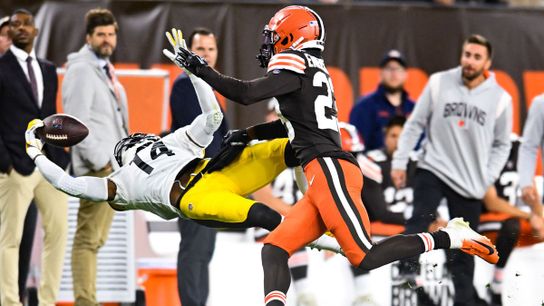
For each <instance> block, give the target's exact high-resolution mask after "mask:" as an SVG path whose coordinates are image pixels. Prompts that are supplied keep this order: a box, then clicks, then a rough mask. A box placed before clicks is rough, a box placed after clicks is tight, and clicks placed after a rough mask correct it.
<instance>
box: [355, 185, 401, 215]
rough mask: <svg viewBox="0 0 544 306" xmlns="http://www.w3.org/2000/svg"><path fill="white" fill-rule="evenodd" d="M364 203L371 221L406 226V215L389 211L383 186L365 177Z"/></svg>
mask: <svg viewBox="0 0 544 306" xmlns="http://www.w3.org/2000/svg"><path fill="white" fill-rule="evenodd" d="M362 198H363V203H364V204H365V208H366V210H367V212H368V216H369V218H370V221H381V222H383V223H389V224H404V221H405V220H404V215H403V214H402V213H394V212H391V211H389V210H388V209H387V203H386V202H385V199H384V197H383V190H382V187H381V185H380V184H379V183H378V182H376V181H374V180H372V179H369V178H367V177H364V188H363V197H362Z"/></svg>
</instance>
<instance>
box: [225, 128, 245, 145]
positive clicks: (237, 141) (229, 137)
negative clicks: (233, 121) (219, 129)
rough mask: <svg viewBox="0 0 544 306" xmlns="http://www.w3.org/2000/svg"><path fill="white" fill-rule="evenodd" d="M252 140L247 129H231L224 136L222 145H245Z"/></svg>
mask: <svg viewBox="0 0 544 306" xmlns="http://www.w3.org/2000/svg"><path fill="white" fill-rule="evenodd" d="M250 140H251V139H249V136H248V135H247V130H229V131H228V132H227V134H226V135H225V137H223V142H222V143H221V146H223V147H224V146H242V147H245V146H246V145H247V143H248V142H249V141H250Z"/></svg>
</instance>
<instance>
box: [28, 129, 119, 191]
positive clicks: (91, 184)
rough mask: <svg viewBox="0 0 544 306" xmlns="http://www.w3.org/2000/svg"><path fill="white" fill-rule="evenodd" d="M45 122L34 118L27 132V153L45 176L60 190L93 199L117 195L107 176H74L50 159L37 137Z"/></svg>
mask: <svg viewBox="0 0 544 306" xmlns="http://www.w3.org/2000/svg"><path fill="white" fill-rule="evenodd" d="M40 127H43V122H42V121H41V120H39V119H34V120H32V121H30V122H29V123H28V128H27V130H26V132H25V139H26V153H27V154H28V156H30V158H31V159H32V160H33V161H34V163H35V164H36V166H37V167H38V169H39V170H40V172H41V173H42V175H43V177H45V179H46V180H47V181H48V182H49V183H51V185H53V186H54V187H55V188H57V189H59V190H60V191H62V192H64V193H67V194H69V195H72V196H74V197H78V198H81V199H87V200H91V201H109V200H113V198H114V197H115V192H116V188H115V187H116V186H115V184H114V183H113V182H112V181H110V180H108V179H107V178H98V177H92V176H82V177H72V176H71V175H69V174H67V173H66V172H64V171H63V170H62V169H61V168H60V167H59V166H57V165H56V164H55V163H53V162H52V161H50V160H49V159H48V158H47V157H46V156H45V155H44V154H43V153H42V151H41V150H42V146H43V143H42V141H41V140H40V139H38V138H36V135H35V131H36V129H37V128H40Z"/></svg>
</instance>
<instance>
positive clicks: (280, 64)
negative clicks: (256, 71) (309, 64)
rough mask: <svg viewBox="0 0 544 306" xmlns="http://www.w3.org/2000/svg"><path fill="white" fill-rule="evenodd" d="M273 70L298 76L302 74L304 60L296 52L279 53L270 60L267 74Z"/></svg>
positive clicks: (304, 66) (304, 68)
mask: <svg viewBox="0 0 544 306" xmlns="http://www.w3.org/2000/svg"><path fill="white" fill-rule="evenodd" d="M274 70H289V71H292V72H295V73H298V74H304V70H306V60H305V59H304V57H303V56H302V55H301V54H300V53H298V52H281V53H278V54H276V55H274V56H272V58H271V59H270V62H269V63H268V68H267V70H266V72H267V73H270V72H271V71H274Z"/></svg>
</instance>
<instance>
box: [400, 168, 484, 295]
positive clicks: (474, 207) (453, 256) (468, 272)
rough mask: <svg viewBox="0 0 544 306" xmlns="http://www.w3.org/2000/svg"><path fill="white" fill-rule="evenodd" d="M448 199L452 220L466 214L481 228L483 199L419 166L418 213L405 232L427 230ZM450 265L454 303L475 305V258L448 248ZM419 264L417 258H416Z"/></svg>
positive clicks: (417, 179)
mask: <svg viewBox="0 0 544 306" xmlns="http://www.w3.org/2000/svg"><path fill="white" fill-rule="evenodd" d="M443 198H446V200H447V203H448V210H449V214H450V219H453V218H455V217H463V218H464V219H465V221H468V222H470V227H471V228H472V229H474V230H477V228H478V224H479V222H480V213H481V210H482V201H481V200H479V199H469V198H465V197H463V196H461V195H459V194H458V193H457V192H455V191H454V190H453V189H451V188H450V187H449V186H448V185H446V184H445V183H444V182H443V181H442V180H440V179H439V178H438V177H437V176H436V175H434V174H433V173H432V172H430V171H427V170H423V169H418V170H417V172H416V175H415V186H414V202H413V205H414V212H413V214H412V218H410V220H408V221H407V223H406V231H405V234H415V233H419V232H425V231H427V229H428V227H429V225H430V224H431V223H432V222H433V221H434V220H435V218H436V209H437V207H438V205H439V204H440V202H441V201H442V199H443ZM446 253H447V257H448V262H447V267H448V269H449V271H450V273H451V275H452V280H453V285H454V287H455V304H454V305H472V304H473V303H474V286H473V285H472V283H473V278H474V258H473V256H471V255H468V254H466V253H463V252H461V251H460V250H446ZM414 262H416V263H417V261H415V260H414Z"/></svg>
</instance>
